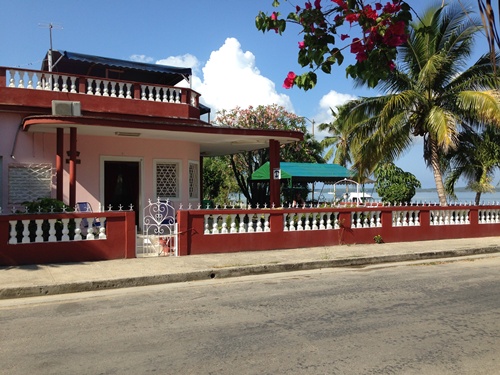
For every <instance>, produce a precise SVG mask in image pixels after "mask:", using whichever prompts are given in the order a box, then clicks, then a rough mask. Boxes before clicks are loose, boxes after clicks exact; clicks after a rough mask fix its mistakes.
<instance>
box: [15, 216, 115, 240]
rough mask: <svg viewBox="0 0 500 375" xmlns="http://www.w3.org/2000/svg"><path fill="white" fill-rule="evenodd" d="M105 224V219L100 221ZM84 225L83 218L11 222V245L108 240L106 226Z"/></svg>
mask: <svg viewBox="0 0 500 375" xmlns="http://www.w3.org/2000/svg"><path fill="white" fill-rule="evenodd" d="M104 222H105V218H100V219H99V223H104ZM82 224H83V218H75V219H69V218H64V219H36V220H10V221H9V225H10V231H9V244H11V245H16V244H19V243H23V244H26V243H34V242H65V241H82V240H96V239H99V240H105V239H106V238H107V237H106V228H105V227H104V225H99V226H96V227H93V226H89V227H84V226H83V225H82ZM19 234H20V235H19ZM70 234H71V235H70Z"/></svg>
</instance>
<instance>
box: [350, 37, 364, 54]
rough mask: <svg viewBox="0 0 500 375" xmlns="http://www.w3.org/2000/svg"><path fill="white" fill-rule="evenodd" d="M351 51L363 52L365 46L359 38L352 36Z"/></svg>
mask: <svg viewBox="0 0 500 375" xmlns="http://www.w3.org/2000/svg"><path fill="white" fill-rule="evenodd" d="M351 52H352V53H359V52H365V46H364V45H363V43H362V42H361V40H359V38H354V39H353V40H352V43H351Z"/></svg>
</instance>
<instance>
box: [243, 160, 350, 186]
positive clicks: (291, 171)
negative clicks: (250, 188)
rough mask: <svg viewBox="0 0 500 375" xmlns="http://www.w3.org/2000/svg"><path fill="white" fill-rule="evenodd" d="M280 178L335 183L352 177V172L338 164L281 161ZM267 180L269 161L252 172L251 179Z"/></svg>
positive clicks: (294, 180)
mask: <svg viewBox="0 0 500 375" xmlns="http://www.w3.org/2000/svg"><path fill="white" fill-rule="evenodd" d="M280 169H281V179H282V180H284V179H290V178H291V179H292V181H293V182H324V183H335V182H337V181H341V180H343V179H344V178H352V177H353V173H352V172H351V171H350V170H349V169H347V168H345V167H343V166H341V165H338V164H317V163H290V162H281V163H280ZM261 180H269V162H267V163H265V164H264V165H262V167H260V168H259V169H257V170H256V171H255V172H254V173H252V181H261Z"/></svg>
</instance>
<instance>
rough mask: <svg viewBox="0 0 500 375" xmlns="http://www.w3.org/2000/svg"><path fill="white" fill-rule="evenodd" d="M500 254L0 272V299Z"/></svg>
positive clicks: (469, 246) (250, 259) (230, 258)
mask: <svg viewBox="0 0 500 375" xmlns="http://www.w3.org/2000/svg"><path fill="white" fill-rule="evenodd" d="M497 252H500V237H486V238H470V239H458V240H439V241H421V242H401V243H386V244H369V245H343V246H331V247H317V248H308V249H291V250H273V251H254V252H242V253H231V254H209V255H190V256H183V257H148V258H136V259H120V260H110V261H102V262H85V263H67V264H50V265H30V266H19V267H0V299H7V298H18V297H32V296H41V295H49V294H61V293H74V292H83V291H93V290H102V289H112V288H125V287H133V286H143V285H154V284H164V283H174V282H186V281H196V280H208V279H211V278H225V277H235V276H245V275H255V274H263V273H274V272H286V271H298V270H309V269H318V268H331V267H348V266H363V265H371V264H379V263H388V262H402V261H412V260H424V259H439V258H449V257H457V256H467V255H479V254H491V253H497Z"/></svg>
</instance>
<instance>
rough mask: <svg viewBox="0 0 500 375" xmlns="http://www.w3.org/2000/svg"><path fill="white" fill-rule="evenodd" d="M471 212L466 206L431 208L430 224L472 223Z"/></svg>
mask: <svg viewBox="0 0 500 375" xmlns="http://www.w3.org/2000/svg"><path fill="white" fill-rule="evenodd" d="M469 212H470V211H469V210H468V209H465V208H457V209H451V210H431V211H430V225H467V224H470V218H469Z"/></svg>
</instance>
